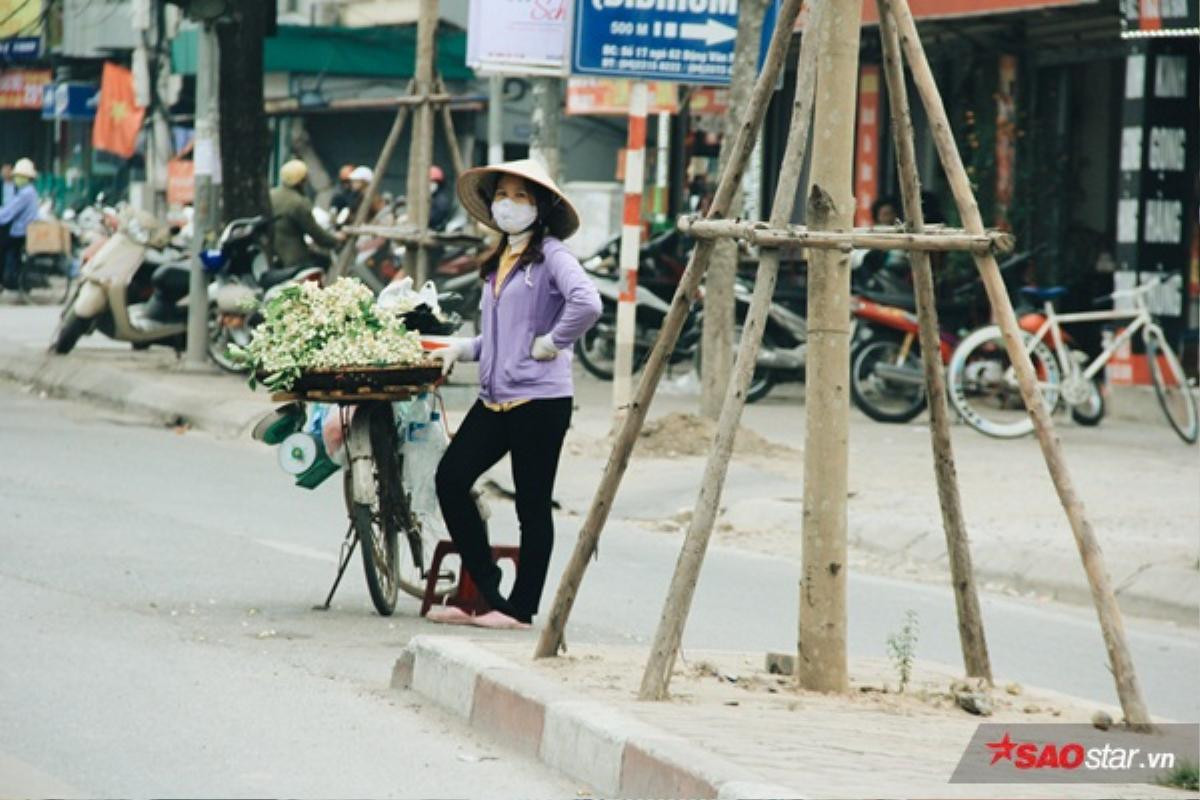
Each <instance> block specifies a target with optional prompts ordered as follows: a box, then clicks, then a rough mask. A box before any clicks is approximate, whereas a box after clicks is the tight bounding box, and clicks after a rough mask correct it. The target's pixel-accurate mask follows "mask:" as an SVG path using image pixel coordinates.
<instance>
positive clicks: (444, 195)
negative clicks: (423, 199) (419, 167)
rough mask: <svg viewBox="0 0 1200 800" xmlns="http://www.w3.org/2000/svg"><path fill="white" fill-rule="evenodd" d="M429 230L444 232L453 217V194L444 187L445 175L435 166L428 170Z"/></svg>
mask: <svg viewBox="0 0 1200 800" xmlns="http://www.w3.org/2000/svg"><path fill="white" fill-rule="evenodd" d="M429 195H430V197H429V228H430V230H435V231H444V230H445V229H446V223H447V222H449V221H450V217H452V216H454V192H453V191H451V190H450V189H448V188H447V187H446V173H445V172H444V171H443V170H442V168H441V167H439V166H438V165H437V164H434V165H433V166H432V167H430V168H429Z"/></svg>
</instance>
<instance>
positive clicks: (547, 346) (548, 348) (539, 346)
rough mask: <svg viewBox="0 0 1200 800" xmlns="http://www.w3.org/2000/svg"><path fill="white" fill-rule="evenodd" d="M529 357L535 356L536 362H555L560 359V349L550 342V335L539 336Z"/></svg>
mask: <svg viewBox="0 0 1200 800" xmlns="http://www.w3.org/2000/svg"><path fill="white" fill-rule="evenodd" d="M529 355H531V356H533V359H534V360H535V361H553V360H554V359H556V358H558V348H557V347H555V346H554V342H553V341H551V340H550V334H548V333H547V334H546V335H545V336H539V337H537V338H536V339H534V340H533V347H532V348H530V351H529Z"/></svg>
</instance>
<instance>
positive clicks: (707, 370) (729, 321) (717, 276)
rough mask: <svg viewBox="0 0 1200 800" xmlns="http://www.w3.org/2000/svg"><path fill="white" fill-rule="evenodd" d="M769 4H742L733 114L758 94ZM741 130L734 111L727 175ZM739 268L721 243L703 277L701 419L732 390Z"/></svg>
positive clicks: (723, 157)
mask: <svg viewBox="0 0 1200 800" xmlns="http://www.w3.org/2000/svg"><path fill="white" fill-rule="evenodd" d="M771 2H773V0H742V2H741V3H740V4H739V10H738V31H737V42H736V43H735V45H734V56H733V76H732V78H731V79H730V85H729V106H730V108H731V109H744V108H745V107H746V101H747V100H748V99H749V97H750V92H751V91H752V90H753V89H754V79H755V78H756V77H757V76H758V52H759V42H761V41H762V28H763V20H764V18H765V17H766V13H767V6H769V5H770V4H771ZM740 124H741V120H740V115H739V114H738V113H736V112H733V111H731V113H729V114H728V115H727V116H726V117H725V135H724V137H723V139H722V142H721V154H720V158H719V161H718V163H719V167H718V169H719V170H724V169H725V165H726V164H727V163H728V162H729V151H730V150H731V149H732V147H733V139H734V136H735V135H736V133H737V129H738V126H739V125H740ZM755 169H759V170H761V169H762V163H761V161H760V162H759V163H758V165H757V167H756V166H755V165H754V164H753V162H752V163H751V166H750V171H748V172H747V180H756V178H752V177H750V172H752V171H753V170H755ZM743 201H744V193H743V192H742V191H740V190H739V191H738V193H737V194H736V195H734V198H733V207H732V208H731V209H730V216H731V217H740V216H741V215H742V203H743ZM737 267H738V245H737V242H735V241H734V240H732V239H724V240H722V241H719V242H717V246H716V248H715V249H714V250H713V260H712V266H710V267H709V268H708V274H707V275H705V276H704V329H703V331H702V334H701V341H700V349H701V352H702V353H703V358H702V360H701V362H700V413H701V415H703V416H705V417H708V418H709V419H713V420H715V419H717V418H718V417H719V416H720V414H721V406H722V404H723V403H724V401H725V389H726V387H728V386H729V377H730V376H731V375H732V374H733V329H734V299H733V285H734V281H735V279H736V278H737Z"/></svg>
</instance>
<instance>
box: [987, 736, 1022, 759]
mask: <svg viewBox="0 0 1200 800" xmlns="http://www.w3.org/2000/svg"><path fill="white" fill-rule="evenodd" d="M987 746H988V747H990V748H991V749H992V750H993V751H994V752H993V753H992V764H995V763H996V762H997V761H999V760H1000V759H1002V758H1007V759H1008V760H1009V761H1012V751H1013V748H1014V747H1016V746H1017V743H1016V742H1014V741H1013V740H1012V739H1010V738H1008V731H1005V732H1004V738H1003V739H1001V740H1000V741H998V742H988V743H987Z"/></svg>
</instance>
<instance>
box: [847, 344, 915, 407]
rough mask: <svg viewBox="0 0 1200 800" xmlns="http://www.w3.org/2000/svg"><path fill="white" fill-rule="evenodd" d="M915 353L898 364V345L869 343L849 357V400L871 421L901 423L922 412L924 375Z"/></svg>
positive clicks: (859, 345) (861, 345)
mask: <svg viewBox="0 0 1200 800" xmlns="http://www.w3.org/2000/svg"><path fill="white" fill-rule="evenodd" d="M914 351H916V346H915V345H914V346H913V347H912V348H910V349H909V352H908V354H907V356H906V357H905V359H904V363H903V364H899V363H897V358H898V357H899V355H900V342H898V341H896V340H895V339H868V340H866V341H865V342H862V343H860V344H858V345H856V346H855V348H854V350H853V351H852V352H851V353H850V397H851V398H852V399H853V400H854V404H855V405H856V406H858V407H859V409H860V410H861V411H862V412H863V413H864V414H866V415H867V416H868V417H870V418H871V419H873V420H875V421H877V422H896V423H903V422H908V421H910V420H912V419H914V418H915V417H916V416H917V415H918V414H920V413H921V412H922V411H924V410H925V373H924V372H923V371H922V367H921V355H920V353H919V352H914Z"/></svg>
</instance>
